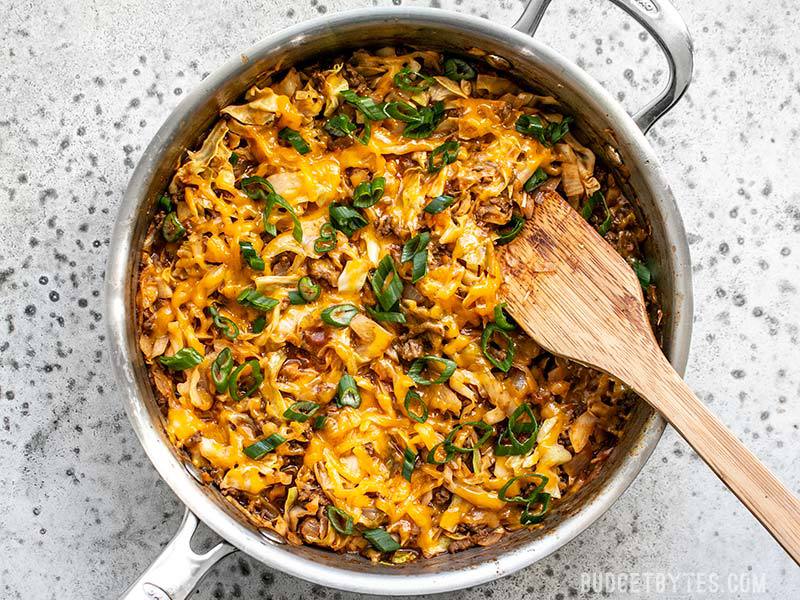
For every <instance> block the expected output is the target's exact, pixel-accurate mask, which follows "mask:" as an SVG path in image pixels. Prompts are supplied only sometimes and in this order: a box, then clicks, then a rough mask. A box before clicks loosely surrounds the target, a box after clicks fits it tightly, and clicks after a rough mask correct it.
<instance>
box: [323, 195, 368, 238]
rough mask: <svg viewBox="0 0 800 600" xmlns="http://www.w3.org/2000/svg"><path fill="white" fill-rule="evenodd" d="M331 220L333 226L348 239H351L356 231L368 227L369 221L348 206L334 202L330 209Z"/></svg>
mask: <svg viewBox="0 0 800 600" xmlns="http://www.w3.org/2000/svg"><path fill="white" fill-rule="evenodd" d="M328 213H329V214H330V218H331V225H332V226H333V228H334V229H338V230H339V231H341V232H342V233H343V234H345V235H346V236H347V237H351V236H352V235H353V234H354V233H355V232H356V231H358V230H359V229H361V228H362V227H366V226H367V220H366V219H365V218H364V215H362V214H361V213H360V212H359V211H358V210H356V209H355V208H353V207H352V206H348V205H347V204H338V203H336V202H334V203H333V204H331V205H330V207H329V208H328Z"/></svg>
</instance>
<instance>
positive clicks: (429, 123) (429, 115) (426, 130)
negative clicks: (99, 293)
mask: <svg viewBox="0 0 800 600" xmlns="http://www.w3.org/2000/svg"><path fill="white" fill-rule="evenodd" d="M417 117H418V118H417V119H416V120H414V121H411V122H408V124H407V125H406V127H405V129H403V137H407V138H411V139H414V140H418V139H421V138H426V137H428V136H429V135H431V134H432V133H433V132H434V131H436V128H437V127H438V126H439V123H441V122H442V119H444V102H442V101H441V100H439V101H438V102H434V103H433V105H432V106H426V107H423V108H420V109H418V110H417Z"/></svg>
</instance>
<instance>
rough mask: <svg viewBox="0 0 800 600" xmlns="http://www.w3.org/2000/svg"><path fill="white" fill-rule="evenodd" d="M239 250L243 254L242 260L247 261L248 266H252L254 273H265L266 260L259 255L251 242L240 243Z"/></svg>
mask: <svg viewBox="0 0 800 600" xmlns="http://www.w3.org/2000/svg"><path fill="white" fill-rule="evenodd" d="M239 250H240V251H241V253H242V258H244V259H245V261H247V264H248V265H250V268H251V269H253V270H254V271H263V270H264V267H265V266H266V265H265V264H264V259H263V258H261V257H260V256H259V255H258V253H257V252H256V250H255V248H253V244H251V243H250V242H239Z"/></svg>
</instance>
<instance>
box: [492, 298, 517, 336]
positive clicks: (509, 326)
mask: <svg viewBox="0 0 800 600" xmlns="http://www.w3.org/2000/svg"><path fill="white" fill-rule="evenodd" d="M506 306H508V305H507V304H506V303H505V302H501V303H500V304H498V305H497V306H495V307H494V324H495V325H497V326H498V327H499V328H500V329H502V330H503V331H514V330H515V329H516V327H515V326H514V324H513V323H512V322H511V321H509V320H508V317H507V316H506V313H505V308H506Z"/></svg>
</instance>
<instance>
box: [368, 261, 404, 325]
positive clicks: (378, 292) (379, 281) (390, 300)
mask: <svg viewBox="0 0 800 600" xmlns="http://www.w3.org/2000/svg"><path fill="white" fill-rule="evenodd" d="M371 283H372V291H373V292H375V297H376V298H377V299H378V304H380V305H381V308H383V310H385V311H390V310H392V307H393V306H394V305H395V304H396V303H397V302H398V301H399V300H400V296H402V295H403V282H402V281H401V280H400V275H398V274H397V268H396V267H395V266H394V261H393V260H392V257H391V256H390V255H388V254H387V255H386V256H384V257H383V258H382V259H381V262H379V263H378V268H377V269H375V274H374V275H373V276H372V280H371Z"/></svg>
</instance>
